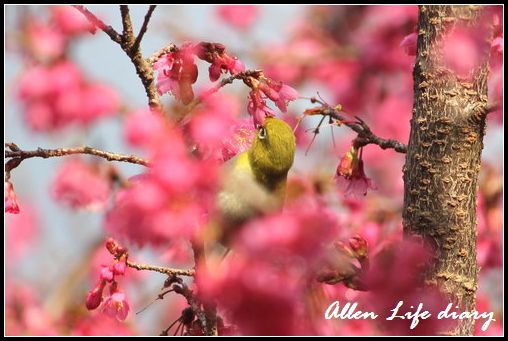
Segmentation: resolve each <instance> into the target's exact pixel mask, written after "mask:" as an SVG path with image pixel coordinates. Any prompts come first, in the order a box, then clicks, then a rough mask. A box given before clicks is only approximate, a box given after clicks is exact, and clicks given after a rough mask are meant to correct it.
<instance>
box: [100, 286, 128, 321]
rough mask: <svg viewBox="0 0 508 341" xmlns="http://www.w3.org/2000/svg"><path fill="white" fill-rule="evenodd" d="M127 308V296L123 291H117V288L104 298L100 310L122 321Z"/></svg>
mask: <svg viewBox="0 0 508 341" xmlns="http://www.w3.org/2000/svg"><path fill="white" fill-rule="evenodd" d="M129 310H130V306H129V301H127V296H126V295H125V293H124V292H122V291H119V289H117V290H116V291H114V292H113V293H111V296H108V297H106V298H105V299H104V304H103V308H102V311H103V312H104V313H106V314H107V315H108V316H110V317H113V318H116V319H117V320H119V321H124V320H125V319H126V318H127V315H128V314H129Z"/></svg>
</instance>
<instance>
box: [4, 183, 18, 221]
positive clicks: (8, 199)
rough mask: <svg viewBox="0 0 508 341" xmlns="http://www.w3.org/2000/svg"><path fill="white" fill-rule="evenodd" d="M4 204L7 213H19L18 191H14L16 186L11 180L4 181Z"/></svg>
mask: <svg viewBox="0 0 508 341" xmlns="http://www.w3.org/2000/svg"><path fill="white" fill-rule="evenodd" d="M4 193H5V194H4V205H5V212H6V213H13V214H18V213H19V204H18V199H17V197H16V192H14V187H12V184H11V183H10V182H9V181H4Z"/></svg>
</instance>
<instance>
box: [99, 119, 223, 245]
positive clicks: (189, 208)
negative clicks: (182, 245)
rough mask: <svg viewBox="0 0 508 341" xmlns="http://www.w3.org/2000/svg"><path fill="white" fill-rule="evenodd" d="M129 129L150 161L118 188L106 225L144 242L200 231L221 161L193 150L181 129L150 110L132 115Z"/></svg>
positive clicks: (184, 236)
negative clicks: (137, 173) (147, 165)
mask: <svg viewBox="0 0 508 341" xmlns="http://www.w3.org/2000/svg"><path fill="white" fill-rule="evenodd" d="M125 135H126V139H127V141H129V142H130V143H131V144H132V145H133V146H136V147H138V148H142V149H143V150H145V151H146V153H147V155H148V159H149V160H150V167H149V169H148V170H147V171H146V172H145V173H143V174H140V175H137V176H135V177H133V178H131V179H130V180H129V184H128V185H127V186H126V187H125V188H123V189H121V190H120V191H119V192H118V193H117V195H116V197H115V202H114V205H113V208H112V210H110V211H109V212H108V214H107V216H106V229H107V230H108V231H109V232H110V233H113V235H115V236H120V237H124V238H127V239H128V240H129V241H131V242H133V243H136V244H140V245H144V244H147V243H148V244H151V245H152V246H161V245H167V243H168V242H170V241H171V242H176V241H179V240H183V239H186V240H189V239H193V238H194V237H196V236H197V235H198V234H199V233H200V231H201V230H202V227H203V226H204V224H205V223H206V220H207V212H208V211H209V208H210V206H211V205H213V201H214V200H213V199H214V193H215V191H216V189H217V179H218V173H219V166H220V163H219V162H217V160H214V159H211V158H210V159H202V158H199V157H197V156H195V155H193V153H192V147H191V146H189V145H188V144H187V143H186V140H185V138H184V135H183V133H182V131H181V129H177V127H175V126H174V125H173V124H171V123H169V121H167V120H165V119H164V117H163V116H162V115H154V114H153V113H152V112H150V111H149V110H142V111H137V112H135V113H134V114H132V115H130V116H129V118H128V119H127V121H126V124H125Z"/></svg>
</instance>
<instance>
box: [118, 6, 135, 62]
mask: <svg viewBox="0 0 508 341" xmlns="http://www.w3.org/2000/svg"><path fill="white" fill-rule="evenodd" d="M120 14H121V15H122V38H123V39H122V48H123V49H124V51H125V52H126V53H127V55H129V56H131V53H132V52H134V51H131V48H132V46H133V45H134V32H133V30H132V21H131V16H130V12H129V6H127V5H120Z"/></svg>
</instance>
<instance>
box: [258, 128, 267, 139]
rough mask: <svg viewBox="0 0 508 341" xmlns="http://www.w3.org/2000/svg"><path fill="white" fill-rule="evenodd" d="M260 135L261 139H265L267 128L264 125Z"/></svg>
mask: <svg viewBox="0 0 508 341" xmlns="http://www.w3.org/2000/svg"><path fill="white" fill-rule="evenodd" d="M258 137H259V139H260V140H264V139H265V138H266V129H265V128H264V127H260V128H259V133H258Z"/></svg>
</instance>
